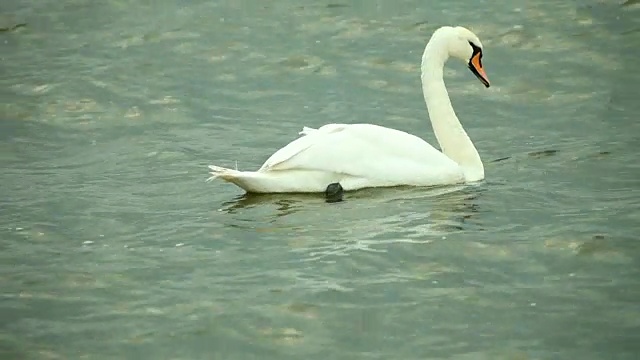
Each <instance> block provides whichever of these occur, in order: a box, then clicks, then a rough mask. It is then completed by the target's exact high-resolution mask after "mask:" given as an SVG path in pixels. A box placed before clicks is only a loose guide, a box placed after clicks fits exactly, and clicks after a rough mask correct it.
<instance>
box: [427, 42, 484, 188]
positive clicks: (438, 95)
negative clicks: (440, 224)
mask: <svg viewBox="0 0 640 360" xmlns="http://www.w3.org/2000/svg"><path fill="white" fill-rule="evenodd" d="M448 58H449V55H448V52H447V44H446V39H444V38H442V37H438V36H437V33H436V34H434V36H433V37H432V38H431V40H430V41H429V43H428V44H427V47H426V48H425V49H424V54H423V55H422V67H421V68H422V92H423V94H424V101H425V102H426V103H427V110H428V111H429V118H430V119H431V126H432V127H433V132H434V133H435V135H436V138H437V139H438V143H439V144H440V149H441V150H442V152H443V153H444V154H445V155H446V156H448V157H449V158H450V159H451V160H453V161H455V162H456V163H457V164H458V165H460V167H461V168H462V170H463V172H464V175H465V179H466V180H467V181H477V180H482V179H483V178H484V166H483V165H482V160H481V159H480V155H479V154H478V151H477V150H476V148H475V146H474V145H473V142H471V139H469V135H467V133H466V131H464V129H463V128H462V124H460V120H458V117H457V116H456V113H455V111H453V107H452V106H451V100H450V99H449V93H448V92H447V88H446V86H445V84H444V77H443V75H444V74H443V72H444V64H445V63H446V62H447V60H448Z"/></svg>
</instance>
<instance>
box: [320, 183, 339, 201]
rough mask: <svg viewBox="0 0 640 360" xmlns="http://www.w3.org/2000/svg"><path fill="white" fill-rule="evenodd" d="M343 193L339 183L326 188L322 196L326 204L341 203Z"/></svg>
mask: <svg viewBox="0 0 640 360" xmlns="http://www.w3.org/2000/svg"><path fill="white" fill-rule="evenodd" d="M343 192H344V189H342V185H340V183H333V184H329V186H327V190H325V191H324V196H325V198H326V199H327V202H328V203H334V202H340V201H342V193H343Z"/></svg>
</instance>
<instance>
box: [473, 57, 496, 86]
mask: <svg viewBox="0 0 640 360" xmlns="http://www.w3.org/2000/svg"><path fill="white" fill-rule="evenodd" d="M481 59H482V52H481V51H478V52H476V53H475V54H473V56H472V57H471V60H469V69H471V72H472V73H473V74H474V75H475V76H476V77H477V78H478V79H480V81H481V82H482V83H483V84H484V86H486V87H489V86H490V85H491V84H490V83H489V78H488V77H487V73H485V72H484V68H483V67H482V60H481Z"/></svg>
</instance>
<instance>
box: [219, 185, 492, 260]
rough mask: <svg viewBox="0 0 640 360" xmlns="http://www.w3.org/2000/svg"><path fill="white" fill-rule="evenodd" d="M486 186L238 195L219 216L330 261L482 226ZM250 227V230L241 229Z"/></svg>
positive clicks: (305, 255) (304, 255)
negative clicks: (332, 195)
mask: <svg viewBox="0 0 640 360" xmlns="http://www.w3.org/2000/svg"><path fill="white" fill-rule="evenodd" d="M485 188H486V185H484V183H483V184H480V185H459V186H444V187H434V188H427V189H425V188H416V187H396V188H375V189H363V190H359V191H355V192H348V193H346V194H345V201H343V202H340V203H333V204H328V203H326V202H325V199H324V196H323V195H322V194H313V195H302V194H270V195H250V194H247V195H242V196H238V197H236V198H235V199H233V200H231V201H229V202H227V203H225V204H224V205H223V207H222V208H221V209H219V211H218V212H217V213H218V214H219V215H218V216H221V218H218V219H217V220H218V221H221V222H222V223H224V224H226V226H229V227H231V228H234V229H241V230H242V231H243V233H242V234H238V235H237V236H241V237H245V236H249V237H248V238H251V236H252V235H249V234H254V235H253V236H255V235H258V234H259V235H258V237H257V238H260V239H265V238H268V239H273V240H275V241H283V240H284V241H287V242H288V244H289V246H291V251H293V252H296V253H300V254H301V255H302V257H298V258H297V259H298V260H303V261H333V260H332V259H335V257H336V256H347V255H349V254H351V253H353V252H362V251H364V252H381V251H382V252H386V251H388V249H389V246H390V245H391V244H395V243H413V244H426V243H431V242H433V241H435V240H440V239H442V238H444V237H446V236H448V235H449V234H452V233H455V232H459V231H468V230H470V229H473V230H482V224H481V223H482V221H481V219H480V216H479V215H480V207H481V202H480V198H481V197H482V195H483V193H484V192H485V191H484V189H485ZM246 231H249V233H245V232H246Z"/></svg>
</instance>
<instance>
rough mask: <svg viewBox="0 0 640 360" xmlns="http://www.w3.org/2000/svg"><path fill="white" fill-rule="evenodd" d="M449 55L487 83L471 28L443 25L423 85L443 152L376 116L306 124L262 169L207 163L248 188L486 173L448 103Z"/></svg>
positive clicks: (313, 188) (350, 186) (452, 178)
mask: <svg viewBox="0 0 640 360" xmlns="http://www.w3.org/2000/svg"><path fill="white" fill-rule="evenodd" d="M449 56H455V57H458V58H462V59H464V60H467V61H468V62H469V67H470V68H471V70H472V71H473V72H474V73H475V74H476V75H477V76H478V77H479V78H480V80H481V81H482V82H483V83H484V84H485V85H486V86H487V87H488V86H489V82H488V80H487V78H486V75H485V73H484V70H483V69H482V64H481V61H480V59H481V58H482V45H481V43H480V40H478V38H477V37H476V36H475V35H474V34H473V33H472V32H471V31H469V30H467V29H465V28H462V27H456V28H453V27H442V28H440V29H438V30H436V32H434V34H433V36H432V37H431V39H430V40H429V43H428V44H427V46H426V48H425V51H424V54H423V56H422V67H421V70H422V88H423V93H424V98H425V101H426V103H427V108H428V111H429V117H430V119H431V123H432V126H433V130H434V132H435V135H436V137H437V139H438V142H439V144H440V147H441V148H442V152H440V151H438V150H437V149H435V148H434V147H433V146H431V145H430V144H429V143H427V142H426V141H424V140H422V139H421V138H419V137H417V136H415V135H411V134H408V133H406V132H403V131H400V130H394V129H390V128H385V127H382V126H378V125H371V124H351V125H350V124H328V125H324V126H322V127H321V128H319V129H311V128H307V127H305V128H304V129H303V130H302V131H301V132H300V135H302V136H301V137H299V138H297V139H296V140H294V141H292V142H291V143H289V144H288V145H287V146H285V147H283V148H282V149H280V150H278V151H276V152H275V153H274V154H273V155H271V157H270V158H269V159H267V161H266V162H265V163H264V164H263V165H262V167H261V168H260V169H259V170H258V171H239V170H233V169H227V168H223V167H219V166H213V165H211V166H209V168H210V169H211V175H212V176H211V178H210V179H214V178H221V179H223V180H225V181H228V182H231V183H233V184H235V185H237V186H239V187H241V188H242V189H244V190H245V191H247V192H253V193H292V192H324V191H325V190H326V189H327V186H328V185H329V184H332V183H339V184H340V185H341V186H342V188H344V190H347V191H348V190H356V189H361V188H367V187H387V186H398V185H413V186H433V185H445V184H457V183H463V182H473V181H478V180H482V179H483V178H484V167H483V165H482V161H481V159H480V156H479V155H478V152H477V151H476V148H475V147H474V145H473V143H472V142H471V140H470V139H469V137H468V136H467V133H466V132H465V131H464V129H463V128H462V125H461V124H460V121H459V120H458V118H457V117H456V114H455V112H454V110H453V108H452V106H451V102H450V100H449V96H448V93H447V90H446V88H445V84H444V80H443V68H444V64H445V62H446V61H447V59H448V58H449Z"/></svg>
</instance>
